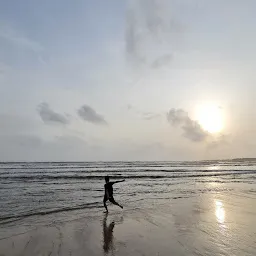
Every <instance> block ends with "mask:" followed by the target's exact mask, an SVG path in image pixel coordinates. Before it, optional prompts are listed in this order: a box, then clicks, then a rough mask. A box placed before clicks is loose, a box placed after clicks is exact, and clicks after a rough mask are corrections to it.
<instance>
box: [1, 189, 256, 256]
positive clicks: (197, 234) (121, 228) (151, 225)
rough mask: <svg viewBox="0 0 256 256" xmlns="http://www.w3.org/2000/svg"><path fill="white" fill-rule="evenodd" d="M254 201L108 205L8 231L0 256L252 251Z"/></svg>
mask: <svg viewBox="0 0 256 256" xmlns="http://www.w3.org/2000/svg"><path fill="white" fill-rule="evenodd" d="M255 202H256V201H255V198H254V197H236V196H232V195H230V196H228V197H227V196H225V197H224V196H221V194H216V195H202V196H200V197H195V198H189V199H186V198H180V199H179V198H177V199H176V200H170V201H167V200H165V201H161V200H159V201H158V202H157V203H156V204H153V205H151V206H150V207H149V208H148V209H139V208H138V209H129V208H126V209H124V210H123V211H122V210H119V208H116V207H114V206H110V207H109V210H110V212H109V214H104V213H103V212H102V211H98V212H97V213H96V214H95V215H94V216H91V217H89V216H86V213H85V214H84V216H83V217H81V218H79V219H76V220H73V221H67V222H62V223H55V224H53V223H51V224H49V225H39V226H37V227H36V228H35V229H33V230H30V231H27V232H25V233H22V234H18V232H17V233H16V234H15V232H12V234H10V233H8V232H7V233H6V235H4V236H2V237H1V240H0V255H1V256H2V255H6V256H7V255H8V256H9V255H10V256H12V255H26V256H30V255H31V256H32V255H33V256H35V255H47V256H54V255H88V256H93V255H120V256H122V255H133V256H136V255H154V256H155V255H176V256H179V255H232V256H233V255H243V256H246V255H256V205H255ZM70 214H73V215H75V214H76V212H75V211H74V212H73V213H70Z"/></svg>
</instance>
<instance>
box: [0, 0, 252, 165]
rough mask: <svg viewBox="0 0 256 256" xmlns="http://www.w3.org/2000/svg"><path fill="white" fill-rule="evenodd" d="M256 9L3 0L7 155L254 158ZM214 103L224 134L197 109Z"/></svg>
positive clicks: (185, 2) (0, 90)
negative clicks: (202, 120) (212, 129)
mask: <svg viewBox="0 0 256 256" xmlns="http://www.w3.org/2000/svg"><path fill="white" fill-rule="evenodd" d="M255 9H256V1H254V0H244V1H242V0H225V1H223V0H207V1H206V0H193V1H192V0H134V1H117V0H109V1H106V0H94V1H92V0H76V1H71V0H44V1H39V0H22V1H20V0H2V1H0V161H23V160H24V161H25V160H29V161H47V160H53V161H61V160H66V161H68V160H85V161H86V160H197V159H215V158H235V157H255V156H256V120H255V118H256V108H255V105H254V103H255V99H256V87H255V85H256V76H255V70H254V69H255V66H256V50H255V46H256V30H255V24H256V16H255ZM207 104H212V105H213V106H216V108H217V109H218V111H219V113H220V114H221V116H222V118H223V123H222V125H223V129H222V130H221V131H220V132H218V133H209V132H208V131H206V130H205V129H204V127H203V126H202V125H201V124H200V122H199V121H200V120H198V119H200V116H198V115H197V114H196V113H197V112H196V109H198V108H199V109H200V108H201V110H202V108H204V106H205V105H207ZM209 118H211V113H209Z"/></svg>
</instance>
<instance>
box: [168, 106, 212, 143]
mask: <svg viewBox="0 0 256 256" xmlns="http://www.w3.org/2000/svg"><path fill="white" fill-rule="evenodd" d="M167 121H168V122H169V123H170V124H171V125H172V126H176V127H177V126H179V127H181V129H182V130H183V136H184V137H185V138H187V139H189V140H191V141H194V142H201V141H205V140H206V139H207V138H208V137H209V133H208V132H207V131H205V130H204V129H203V128H202V127H201V126H200V124H199V123H198V122H197V121H195V120H192V119H191V118H190V117H189V115H188V113H187V112H186V111H184V110H183V109H175V108H173V109H171V110H170V111H169V112H168V113H167Z"/></svg>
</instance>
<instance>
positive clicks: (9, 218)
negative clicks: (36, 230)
mask: <svg viewBox="0 0 256 256" xmlns="http://www.w3.org/2000/svg"><path fill="white" fill-rule="evenodd" d="M95 207H97V208H100V205H99V202H94V203H87V204H81V205H76V206H72V207H63V208H57V209H52V210H47V211H35V212H28V213H23V214H20V215H12V216H5V217H0V224H7V223H11V222H13V221H17V220H20V219H24V218H27V217H32V216H39V215H48V214H53V213H60V212H69V211H76V210H83V209H88V208H89V209H90V208H95ZM102 207H103V206H102Z"/></svg>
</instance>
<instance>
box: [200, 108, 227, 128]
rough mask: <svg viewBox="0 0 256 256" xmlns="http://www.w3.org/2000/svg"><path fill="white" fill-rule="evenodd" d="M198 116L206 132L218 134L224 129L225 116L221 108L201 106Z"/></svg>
mask: <svg viewBox="0 0 256 256" xmlns="http://www.w3.org/2000/svg"><path fill="white" fill-rule="evenodd" d="M196 115H197V120H198V122H199V124H200V125H201V126H202V128H203V129H204V130H206V131H208V132H210V133H218V132H220V131H221V130H222V129H223V116H222V111H221V108H220V107H218V106H216V105H211V104H205V105H201V106H200V107H198V110H197V114H196Z"/></svg>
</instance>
